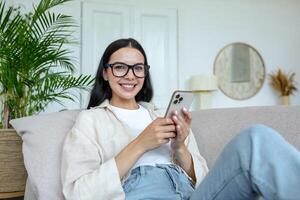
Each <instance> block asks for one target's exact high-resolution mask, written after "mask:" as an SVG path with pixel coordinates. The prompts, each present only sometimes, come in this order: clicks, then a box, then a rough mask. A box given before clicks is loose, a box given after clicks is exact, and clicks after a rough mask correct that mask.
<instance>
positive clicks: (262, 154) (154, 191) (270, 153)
mask: <svg viewBox="0 0 300 200" xmlns="http://www.w3.org/2000/svg"><path fill="white" fill-rule="evenodd" d="M171 166H172V167H165V168H164V169H169V171H171V172H168V173H171V174H173V171H174V168H175V167H174V166H173V165H171ZM152 168H155V167H152ZM176 169H180V168H179V167H177V168H176ZM137 170H141V168H140V169H137ZM143 170H145V171H144V173H145V174H147V171H148V169H147V168H145V169H143ZM155 171H156V170H153V173H156V172H155ZM177 172H178V174H180V175H179V176H180V178H177V179H172V180H170V179H169V180H168V179H167V178H169V177H170V176H169V177H168V176H166V175H162V174H163V173H160V174H157V175H155V174H153V173H151V174H149V176H148V177H147V175H146V176H144V177H142V176H136V178H134V179H135V180H138V181H133V182H134V184H132V185H133V186H132V185H131V186H132V187H130V189H129V190H127V189H126V187H127V184H128V183H126V182H127V181H130V178H131V177H133V176H135V175H134V173H132V174H131V176H130V178H129V179H128V180H127V181H126V182H125V183H124V185H123V187H124V191H125V194H126V199H127V200H138V199H139V200H140V199H157V200H158V199H164V200H171V199H189V197H187V196H189V195H191V196H190V200H202V199H203V200H212V199H213V200H248V199H257V198H258V197H259V196H263V197H264V199H266V200H272V199H279V200H296V199H300V153H299V151H298V150H296V149H295V148H294V147H293V146H291V145H290V144H289V143H287V142H286V141H285V140H284V139H283V138H282V137H281V136H280V135H279V134H278V133H277V132H275V131H274V130H272V129H270V128H268V127H266V126H263V125H255V126H253V127H251V128H249V129H247V130H245V131H244V132H242V133H241V134H239V135H238V136H237V137H235V138H234V139H233V140H232V141H231V142H230V143H229V144H228V145H227V146H226V147H225V148H224V150H223V152H222V154H221V155H220V157H219V158H218V160H217V161H216V163H215V165H214V166H213V168H212V169H211V170H210V172H209V173H208V175H207V176H206V177H205V178H204V180H203V181H202V182H201V184H200V185H199V186H198V187H197V189H196V190H195V191H194V192H193V191H192V189H193V188H192V186H191V183H190V182H189V180H188V179H187V178H184V177H185V174H184V173H183V172H182V171H180V170H177ZM137 175H138V174H137ZM150 176H151V177H150ZM149 179H153V181H152V182H151V181H149ZM162 180H163V181H162ZM168 182H169V183H168ZM174 182H175V183H174ZM140 184H141V185H140ZM166 185H168V187H172V185H173V189H172V188H168V189H166V187H167V186H166ZM189 188H190V189H189ZM128 191H129V192H128ZM174 191H175V192H174ZM178 191H179V192H178ZM182 191H185V192H184V195H183V196H180V195H178V194H179V193H183V192H182ZM132 194H134V195H132ZM168 195H169V196H168ZM172 195H174V196H172Z"/></svg>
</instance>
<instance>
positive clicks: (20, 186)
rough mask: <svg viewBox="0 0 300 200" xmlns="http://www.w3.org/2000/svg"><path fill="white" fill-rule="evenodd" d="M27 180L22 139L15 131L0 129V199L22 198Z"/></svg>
mask: <svg viewBox="0 0 300 200" xmlns="http://www.w3.org/2000/svg"><path fill="white" fill-rule="evenodd" d="M26 178H27V172H26V169H25V167H24V161H23V154H22V139H21V137H20V136H19V135H18V134H17V133H16V131H15V130H14V129H0V198H4V197H17V196H22V195H23V194H24V190H25V183H26Z"/></svg>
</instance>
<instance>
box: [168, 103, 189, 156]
mask: <svg viewBox="0 0 300 200" xmlns="http://www.w3.org/2000/svg"><path fill="white" fill-rule="evenodd" d="M182 113H183V115H179V114H178V113H177V111H175V112H173V114H172V120H173V122H174V123H175V126H176V133H177V134H176V137H175V138H174V139H173V140H172V143H171V147H172V149H173V150H175V151H176V150H178V149H180V148H182V147H184V141H185V139H186V137H187V136H188V135H189V132H190V126H191V122H192V113H191V112H189V111H188V110H187V109H186V108H183V109H182Z"/></svg>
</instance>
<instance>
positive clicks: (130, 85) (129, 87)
mask: <svg viewBox="0 0 300 200" xmlns="http://www.w3.org/2000/svg"><path fill="white" fill-rule="evenodd" d="M119 85H120V86H121V87H122V88H123V89H125V90H132V89H134V87H135V86H136V84H119Z"/></svg>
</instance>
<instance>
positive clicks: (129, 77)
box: [125, 69, 135, 79]
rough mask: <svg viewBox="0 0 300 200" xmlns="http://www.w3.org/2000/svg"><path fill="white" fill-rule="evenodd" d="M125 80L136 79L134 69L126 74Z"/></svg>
mask: <svg viewBox="0 0 300 200" xmlns="http://www.w3.org/2000/svg"><path fill="white" fill-rule="evenodd" d="M125 78H128V79H134V78H135V75H134V73H133V69H129V71H128V73H127V74H126V76H125Z"/></svg>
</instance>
